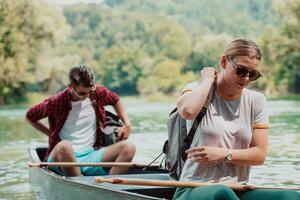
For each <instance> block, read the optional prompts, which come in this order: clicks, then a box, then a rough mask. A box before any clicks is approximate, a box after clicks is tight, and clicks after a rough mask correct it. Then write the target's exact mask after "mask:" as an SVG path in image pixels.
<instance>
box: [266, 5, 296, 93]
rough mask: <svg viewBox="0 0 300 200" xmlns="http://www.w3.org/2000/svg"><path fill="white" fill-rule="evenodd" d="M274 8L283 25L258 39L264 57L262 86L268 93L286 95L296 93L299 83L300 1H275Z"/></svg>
mask: <svg viewBox="0 0 300 200" xmlns="http://www.w3.org/2000/svg"><path fill="white" fill-rule="evenodd" d="M277 3H279V4H276V5H277V9H278V10H279V13H280V14H281V16H282V19H283V22H284V23H283V26H282V27H281V28H280V29H279V30H276V29H269V30H268V31H266V32H265V33H264V34H263V35H262V37H261V44H262V49H263V54H264V57H265V59H264V64H265V66H264V68H263V72H264V73H263V74H264V75H265V77H266V78H265V79H264V80H263V82H264V84H263V85H261V86H262V89H265V90H266V91H267V92H268V93H269V94H273V95H278V94H280V95H287V94H288V92H293V93H299V92H300V89H299V84H300V72H299V71H300V46H299V44H300V37H299V35H300V14H299V10H300V0H286V1H280V2H277Z"/></svg>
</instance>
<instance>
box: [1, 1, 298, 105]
mask: <svg viewBox="0 0 300 200" xmlns="http://www.w3.org/2000/svg"><path fill="white" fill-rule="evenodd" d="M299 5H300V3H299V0H285V1H276V0H265V1H260V0H245V1H239V0H229V1H226V2H224V1H222V0H216V1H205V0H188V1H186V0H185V1H183V0H175V1H174V0H165V1H151V0H145V1H143V3H141V1H140V0H130V1H124V0H106V1H104V2H103V3H102V4H90V5H88V4H78V5H72V6H65V7H63V10H62V9H61V8H59V7H55V6H53V5H50V4H47V2H46V0H18V1H17V0H0V63H1V64H0V104H3V103H10V102H13V101H15V98H16V97H17V98H18V99H24V97H26V93H27V92H43V93H48V94H49V93H50V94H53V93H55V92H57V91H58V90H61V89H62V88H63V87H65V85H66V84H67V83H68V79H67V73H68V71H69V69H70V67H72V66H73V65H76V64H79V63H84V64H87V65H90V66H91V67H92V68H93V69H94V71H95V73H96V78H97V81H98V82H100V83H102V84H104V85H105V86H107V87H109V88H111V89H113V90H114V91H116V92H118V93H119V94H142V95H152V96H153V95H161V94H162V95H165V94H174V93H176V92H179V91H180V89H181V88H182V87H183V85H185V84H186V83H187V82H189V81H191V80H194V79H196V78H197V77H196V74H197V73H198V71H199V70H201V69H202V68H203V67H204V66H213V67H217V66H219V58H220V56H221V54H222V53H223V49H224V47H225V45H226V44H228V42H229V41H230V40H232V39H233V38H235V37H242V38H245V37H246V38H250V39H254V40H256V39H257V37H259V40H258V41H259V44H260V46H261V47H262V50H263V57H264V60H263V63H262V66H261V67H260V70H261V71H262V74H263V77H262V78H261V79H260V80H259V81H257V82H255V84H254V87H256V88H258V89H261V90H264V91H265V92H266V93H267V94H272V95H277V94H287V93H288V92H289V91H292V92H297V93H299V92H300V91H299V90H300V89H299V87H297V85H299V84H300V75H299V71H300V69H299V66H300V64H299V60H300V55H299V52H300V47H299V44H300V41H299V35H300V30H299V29H300V28H299V27H300V24H299V22H300V19H299V18H300V17H299V15H300V14H299V10H300V8H299ZM275 11H276V12H275ZM278 13H279V14H278ZM279 16H280V17H279ZM282 22H283V24H282Z"/></svg>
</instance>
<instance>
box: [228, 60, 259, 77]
mask: <svg viewBox="0 0 300 200" xmlns="http://www.w3.org/2000/svg"><path fill="white" fill-rule="evenodd" d="M226 57H227V59H228V61H229V62H230V63H231V64H232V65H233V67H234V68H235V73H236V75H237V76H238V77H241V78H244V77H246V76H247V75H248V74H249V80H250V81H255V80H257V79H259V78H260V77H261V76H262V75H261V74H260V72H259V71H258V70H251V71H250V70H248V69H247V67H245V66H243V65H238V64H237V63H236V62H234V61H233V60H232V59H231V58H230V57H229V56H226Z"/></svg>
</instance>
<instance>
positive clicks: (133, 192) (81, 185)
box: [29, 146, 175, 200]
mask: <svg viewBox="0 0 300 200" xmlns="http://www.w3.org/2000/svg"><path fill="white" fill-rule="evenodd" d="M39 148H41V149H43V148H46V147H45V146H39V147H37V146H31V147H30V148H29V154H30V156H31V159H32V161H33V162H41V159H40V157H39V154H38V152H37V150H38V149H39ZM33 168H34V169H32V168H30V169H29V170H30V175H31V176H35V180H36V181H37V179H42V180H39V181H43V179H50V180H51V181H52V182H51V184H50V183H49V184H42V185H43V186H44V185H46V187H45V186H44V188H42V187H41V189H42V190H43V191H44V190H49V191H52V190H54V189H51V187H53V185H54V184H53V182H54V183H55V185H54V186H55V187H56V186H57V185H56V184H61V185H62V186H63V187H74V188H73V189H74V190H81V191H82V192H84V191H86V192H88V193H93V192H94V193H95V194H96V193H98V195H97V199H98V197H99V195H100V194H104V193H106V195H109V194H111V195H113V197H112V198H110V200H114V199H120V200H121V199H140V200H148V199H149V200H158V199H165V198H160V197H155V196H149V195H148V194H152V193H151V192H150V191H151V190H154V191H158V192H159V191H160V193H161V194H164V193H165V191H164V190H166V191H169V190H170V191H173V190H175V189H174V188H166V187H161V188H160V187H156V188H155V187H143V188H140V189H136V188H134V187H132V188H130V187H128V189H122V190H121V189H114V188H113V187H112V188H110V187H107V185H106V186H105V184H97V183H95V182H91V181H90V182H88V181H86V182H84V181H82V180H80V179H79V180H77V179H78V178H79V177H65V176H61V175H58V174H56V173H55V172H52V171H51V170H49V169H48V168H47V167H33ZM92 177H93V176H91V177H90V178H92ZM32 182H33V181H32ZM33 185H36V184H33ZM56 188H57V187H56ZM69 189H70V188H69ZM101 192H102V193H101ZM139 192H141V193H139ZM46 193H47V194H48V195H47V194H46V196H47V197H48V198H49V199H55V200H57V199H67V198H66V197H63V198H60V197H58V196H56V197H51V196H49V195H50V194H51V192H46ZM143 193H145V194H147V195H145V194H143ZM57 195H58V194H57ZM101 196H102V195H100V199H105V198H104V197H103V198H101ZM48 198H47V199H48Z"/></svg>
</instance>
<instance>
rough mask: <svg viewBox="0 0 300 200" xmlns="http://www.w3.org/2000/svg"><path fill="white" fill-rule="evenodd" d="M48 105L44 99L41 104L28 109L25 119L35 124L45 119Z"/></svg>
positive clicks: (47, 113)
mask: <svg viewBox="0 0 300 200" xmlns="http://www.w3.org/2000/svg"><path fill="white" fill-rule="evenodd" d="M49 104H50V101H49V99H46V100H44V101H43V102H41V103H39V104H37V105H35V106H33V107H32V108H30V109H29V110H28V111H27V113H26V117H27V119H28V120H30V121H32V122H36V121H39V120H40V119H43V118H45V117H47V116H48V115H49Z"/></svg>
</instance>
